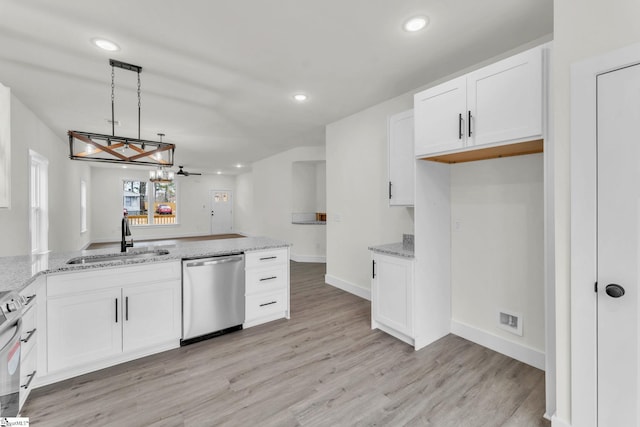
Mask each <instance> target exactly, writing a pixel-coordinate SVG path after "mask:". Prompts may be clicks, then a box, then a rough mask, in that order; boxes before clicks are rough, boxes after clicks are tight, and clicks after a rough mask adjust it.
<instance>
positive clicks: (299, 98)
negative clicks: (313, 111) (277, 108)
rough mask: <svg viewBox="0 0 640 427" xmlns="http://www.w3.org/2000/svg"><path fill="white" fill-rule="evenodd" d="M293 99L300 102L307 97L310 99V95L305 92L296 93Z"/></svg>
mask: <svg viewBox="0 0 640 427" xmlns="http://www.w3.org/2000/svg"><path fill="white" fill-rule="evenodd" d="M293 99H294V100H296V101H298V102H304V101H306V100H307V99H309V97H308V96H307V95H305V94H304V93H296V94H295V95H293Z"/></svg>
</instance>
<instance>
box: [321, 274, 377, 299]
mask: <svg viewBox="0 0 640 427" xmlns="http://www.w3.org/2000/svg"><path fill="white" fill-rule="evenodd" d="M324 282H325V283H326V284H327V285H331V286H333V287H336V288H338V289H342V290H343V291H347V292H349V293H351V294H354V295H356V296H359V297H360V298H364V299H366V300H369V301H371V289H365V288H363V287H361V286H358V285H355V284H353V283H351V282H347V281H346V280H342V279H340V278H339V277H336V276H332V275H330V274H325V275H324Z"/></svg>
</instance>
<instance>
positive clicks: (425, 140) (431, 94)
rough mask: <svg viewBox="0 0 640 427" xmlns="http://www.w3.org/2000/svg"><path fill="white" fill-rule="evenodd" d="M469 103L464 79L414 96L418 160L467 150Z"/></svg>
mask: <svg viewBox="0 0 640 427" xmlns="http://www.w3.org/2000/svg"><path fill="white" fill-rule="evenodd" d="M466 103H467V78H466V77H465V76H462V77H458V78H457V79H453V80H451V81H448V82H446V83H443V84H441V85H438V86H436V87H432V88H430V89H427V90H425V91H423V92H420V93H416V94H415V95H414V100H413V105H414V121H415V154H416V157H424V156H425V155H429V154H434V153H439V152H443V151H450V150H456V149H459V148H462V147H464V145H465V142H466V136H465V135H466V134H465V132H464V129H466V125H465V123H466V118H465V115H466V112H467V108H466Z"/></svg>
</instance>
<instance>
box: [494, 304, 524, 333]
mask: <svg viewBox="0 0 640 427" xmlns="http://www.w3.org/2000/svg"><path fill="white" fill-rule="evenodd" d="M498 327H499V328H501V329H504V330H505V331H509V332H511V333H512V334H516V335H519V336H522V315H521V314H519V313H514V312H510V311H507V310H500V311H498Z"/></svg>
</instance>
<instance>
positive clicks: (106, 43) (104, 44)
mask: <svg viewBox="0 0 640 427" xmlns="http://www.w3.org/2000/svg"><path fill="white" fill-rule="evenodd" d="M91 43H93V44H94V45H95V46H97V47H99V48H100V49H102V50H107V51H109V52H115V51H117V50H120V46H118V45H117V44H115V43H114V42H112V41H110V40H106V39H99V38H95V39H91Z"/></svg>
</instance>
